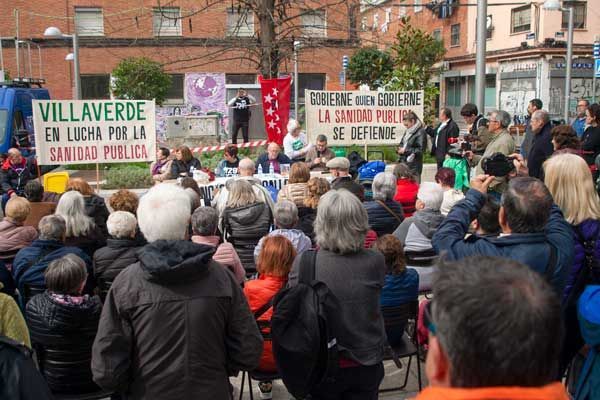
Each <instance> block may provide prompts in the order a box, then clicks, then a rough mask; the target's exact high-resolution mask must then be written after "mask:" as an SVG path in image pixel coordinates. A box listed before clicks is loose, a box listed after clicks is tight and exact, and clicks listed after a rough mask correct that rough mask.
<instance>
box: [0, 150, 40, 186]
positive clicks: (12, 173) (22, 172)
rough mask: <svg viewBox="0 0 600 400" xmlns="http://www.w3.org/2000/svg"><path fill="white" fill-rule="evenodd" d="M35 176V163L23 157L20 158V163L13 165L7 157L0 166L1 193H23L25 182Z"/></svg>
mask: <svg viewBox="0 0 600 400" xmlns="http://www.w3.org/2000/svg"><path fill="white" fill-rule="evenodd" d="M36 177H37V169H36V167H35V163H34V162H33V161H32V160H29V159H27V158H25V157H23V158H22V159H21V164H19V165H13V164H11V162H10V160H9V159H8V158H7V159H6V160H5V161H4V163H3V164H2V167H1V168H0V187H1V189H2V193H7V194H11V193H12V192H17V194H18V195H22V194H23V189H25V184H27V182H29V181H30V180H32V179H34V178H36Z"/></svg>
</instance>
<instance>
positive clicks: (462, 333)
mask: <svg viewBox="0 0 600 400" xmlns="http://www.w3.org/2000/svg"><path fill="white" fill-rule="evenodd" d="M433 299H434V300H433V301H432V302H431V303H430V304H429V305H428V306H427V307H426V309H425V312H424V318H423V322H424V325H425V326H426V327H427V329H428V330H429V350H428V352H427V361H426V364H425V373H426V375H427V378H428V380H429V384H430V387H429V388H427V389H425V390H423V391H422V392H421V393H420V394H419V395H418V396H417V397H416V400H433V399H446V400H459V399H460V400H467V399H468V400H484V399H487V400H491V399H504V400H512V399H519V400H534V399H535V400H541V399H544V400H567V399H568V396H567V393H566V391H565V388H564V386H563V385H562V384H561V383H560V382H557V381H555V377H556V376H557V370H558V355H559V351H560V345H561V340H562V333H563V328H562V319H561V310H560V300H559V298H558V296H557V294H556V293H555V292H554V290H553V289H552V287H551V286H550V285H549V284H548V283H547V282H546V280H545V279H544V278H543V277H542V276H541V275H540V274H538V273H537V272H534V271H532V270H531V269H530V268H528V267H526V266H525V265H523V264H520V263H518V262H516V261H511V260H508V259H505V258H498V257H481V256H478V257H477V258H475V257H473V258H465V259H463V260H461V261H460V262H456V263H453V264H447V265H442V266H440V268H438V270H437V272H436V277H435V279H434V284H433Z"/></svg>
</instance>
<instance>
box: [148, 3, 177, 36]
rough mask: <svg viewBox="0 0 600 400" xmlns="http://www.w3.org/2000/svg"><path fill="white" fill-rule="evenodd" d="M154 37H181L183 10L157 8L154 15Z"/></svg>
mask: <svg viewBox="0 0 600 400" xmlns="http://www.w3.org/2000/svg"><path fill="white" fill-rule="evenodd" d="M152 32H153V34H154V36H181V10H180V9H179V7H161V8H155V9H154V13H153V15H152Z"/></svg>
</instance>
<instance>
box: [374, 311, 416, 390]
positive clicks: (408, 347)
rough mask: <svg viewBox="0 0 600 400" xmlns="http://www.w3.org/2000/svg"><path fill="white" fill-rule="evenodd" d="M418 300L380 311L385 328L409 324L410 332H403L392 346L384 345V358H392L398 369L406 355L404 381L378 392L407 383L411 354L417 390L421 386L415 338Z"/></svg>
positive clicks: (402, 387)
mask: <svg viewBox="0 0 600 400" xmlns="http://www.w3.org/2000/svg"><path fill="white" fill-rule="evenodd" d="M418 310H419V302H418V300H413V301H410V302H408V303H405V304H402V305H400V306H397V307H382V308H381V312H382V314H383V322H384V324H385V327H386V328H389V327H394V326H399V325H404V326H406V325H409V330H410V333H409V334H407V333H406V332H404V335H403V337H402V342H401V343H400V344H399V345H397V346H394V347H391V346H390V345H389V344H388V345H387V346H386V350H385V354H384V360H393V361H394V364H396V367H398V369H400V368H402V363H401V362H400V359H402V358H406V357H408V363H407V365H406V374H405V376H404V382H403V383H402V385H401V386H397V387H393V388H386V389H380V390H379V392H381V393H384V392H392V391H396V390H402V389H404V388H405V387H406V384H407V383H408V374H409V373H410V364H411V361H412V358H413V356H415V357H416V358H417V378H418V381H419V390H421V388H422V381H421V364H420V363H419V358H420V351H419V346H418V345H417V343H416V340H417V320H418ZM409 319H413V320H414V324H412V323H411V324H407V322H408V320H409Z"/></svg>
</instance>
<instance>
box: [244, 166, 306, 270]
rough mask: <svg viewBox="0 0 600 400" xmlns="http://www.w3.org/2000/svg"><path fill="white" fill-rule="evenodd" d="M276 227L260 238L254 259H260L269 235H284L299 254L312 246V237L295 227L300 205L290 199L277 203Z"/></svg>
mask: <svg viewBox="0 0 600 400" xmlns="http://www.w3.org/2000/svg"><path fill="white" fill-rule="evenodd" d="M294 165H295V164H294ZM274 222H275V227H276V228H277V229H275V230H273V231H271V233H269V234H268V235H267V236H264V237H262V238H261V239H260V241H259V242H258V244H257V245H256V247H255V248H254V259H255V260H258V255H259V254H260V251H261V250H262V245H263V242H264V240H265V238H267V237H268V236H276V235H279V236H283V237H285V238H287V239H288V240H289V241H290V242H292V245H293V246H294V249H295V250H296V253H297V254H300V253H302V252H303V251H305V250H308V249H310V248H311V247H312V243H311V241H310V238H309V237H308V236H306V235H305V234H304V232H302V231H301V230H300V229H295V228H296V225H297V224H298V207H296V204H294V203H293V202H292V201H290V200H280V201H279V202H278V203H277V204H275V216H274Z"/></svg>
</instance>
